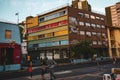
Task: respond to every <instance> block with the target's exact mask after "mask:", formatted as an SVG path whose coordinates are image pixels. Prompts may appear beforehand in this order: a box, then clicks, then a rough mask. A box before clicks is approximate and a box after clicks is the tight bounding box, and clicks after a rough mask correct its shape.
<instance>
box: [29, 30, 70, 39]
mask: <svg viewBox="0 0 120 80" xmlns="http://www.w3.org/2000/svg"><path fill="white" fill-rule="evenodd" d="M62 35H68V30H60V31H56V32H54V35H53V32H52V33H47V34H45V37H44V38H50V37H54V36H62ZM41 39H43V38H41ZM31 40H38V35H35V36H28V41H31Z"/></svg>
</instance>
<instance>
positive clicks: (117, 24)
mask: <svg viewBox="0 0 120 80" xmlns="http://www.w3.org/2000/svg"><path fill="white" fill-rule="evenodd" d="M106 16H107V24H108V26H109V27H108V35H109V36H108V40H109V53H110V57H111V58H112V57H113V56H117V57H119V58H120V2H118V3H116V4H115V5H112V6H109V7H106Z"/></svg>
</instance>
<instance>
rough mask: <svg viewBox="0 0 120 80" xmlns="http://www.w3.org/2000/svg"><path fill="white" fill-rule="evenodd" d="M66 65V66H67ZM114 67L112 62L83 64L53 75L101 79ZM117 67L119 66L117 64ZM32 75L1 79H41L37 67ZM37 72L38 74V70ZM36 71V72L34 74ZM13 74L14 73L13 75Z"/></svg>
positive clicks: (63, 78)
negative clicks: (92, 64)
mask: <svg viewBox="0 0 120 80" xmlns="http://www.w3.org/2000/svg"><path fill="white" fill-rule="evenodd" d="M67 67H68V66H67ZM113 67H116V66H115V65H113V64H112V63H109V64H103V65H95V66H84V67H80V68H76V67H75V66H74V68H71V69H70V68H68V69H62V67H61V70H55V73H54V74H55V75H56V77H57V79H56V80H102V76H103V74H105V73H110V72H111V68H113ZM117 67H120V66H119V64H118V65H117ZM34 69H35V70H34V72H33V77H32V78H31V77H30V76H29V74H28V73H27V72H25V74H26V73H27V75H24V76H19V77H14V78H11V79H2V80H41V75H40V71H39V67H36V68H34ZM37 71H38V72H39V74H38V72H37ZM35 73H37V74H35ZM14 76H15V75H14ZM16 76H17V75H16ZM45 78H46V80H50V79H49V73H46V74H45Z"/></svg>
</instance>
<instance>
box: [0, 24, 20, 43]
mask: <svg viewBox="0 0 120 80" xmlns="http://www.w3.org/2000/svg"><path fill="white" fill-rule="evenodd" d="M6 30H11V39H6V38H5V31H6ZM11 41H15V43H17V44H21V41H20V31H19V27H18V26H17V25H16V24H11V23H6V22H0V43H10V42H11Z"/></svg>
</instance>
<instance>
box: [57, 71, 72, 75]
mask: <svg viewBox="0 0 120 80" xmlns="http://www.w3.org/2000/svg"><path fill="white" fill-rule="evenodd" d="M67 73H72V71H61V72H55V74H67Z"/></svg>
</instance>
